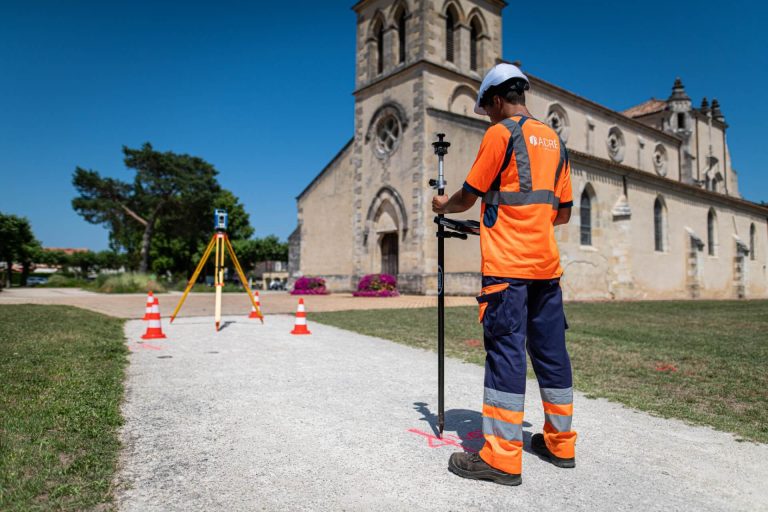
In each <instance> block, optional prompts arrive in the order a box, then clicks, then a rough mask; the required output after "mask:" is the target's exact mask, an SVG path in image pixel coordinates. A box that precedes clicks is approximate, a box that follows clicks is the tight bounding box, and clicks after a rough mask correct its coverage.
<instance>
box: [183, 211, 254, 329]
mask: <svg viewBox="0 0 768 512" xmlns="http://www.w3.org/2000/svg"><path fill="white" fill-rule="evenodd" d="M214 227H215V230H216V232H215V233H214V234H213V237H211V241H210V242H209V243H208V247H207V248H206V249H205V252H204V253H203V257H202V258H201V259H200V263H198V264H197V268H196V269H195V272H194V274H192V277H191V278H190V279H189V282H188V283H187V288H186V289H185V290H184V295H182V296H181V300H180V301H179V303H178V305H177V306H176V309H175V310H173V314H172V315H171V323H173V320H174V319H175V318H176V314H177V313H178V312H179V310H180V309H181V306H182V305H183V304H184V300H185V299H186V298H187V295H188V294H189V291H190V290H191V289H192V287H193V286H194V285H195V282H196V281H197V277H198V276H199V275H200V271H201V270H203V267H204V266H205V263H206V262H207V261H208V257H209V256H210V255H211V252H212V251H215V255H214V286H215V287H216V308H215V321H216V330H217V331H218V330H219V327H220V325H221V292H222V288H223V287H224V250H225V249H226V251H227V252H229V257H230V259H231V260H232V263H233V264H234V266H235V269H236V270H237V276H238V278H239V279H240V283H242V285H243V288H245V291H246V293H248V298H249V299H250V300H251V304H252V305H253V307H254V309H255V311H256V313H257V315H258V317H259V320H261V323H264V315H262V314H261V308H260V307H259V305H258V304H256V300H255V299H254V298H253V293H251V289H250V288H249V287H248V281H247V280H246V279H245V273H244V272H243V269H242V267H241V266H240V262H239V261H237V256H236V255H235V250H234V249H233V248H232V243H231V242H230V241H229V237H228V236H227V212H225V211H224V210H215V212H214Z"/></svg>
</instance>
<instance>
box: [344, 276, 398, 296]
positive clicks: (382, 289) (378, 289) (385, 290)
mask: <svg viewBox="0 0 768 512" xmlns="http://www.w3.org/2000/svg"><path fill="white" fill-rule="evenodd" d="M352 295H354V296H355V297H397V296H398V295H400V294H399V293H398V292H397V279H395V277H394V276H391V275H389V274H368V275H366V276H363V278H362V279H361V280H360V282H359V283H358V285H357V291H356V292H355V293H353V294H352Z"/></svg>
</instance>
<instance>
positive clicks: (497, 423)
mask: <svg viewBox="0 0 768 512" xmlns="http://www.w3.org/2000/svg"><path fill="white" fill-rule="evenodd" d="M483 434H485V435H487V436H496V437H500V438H502V439H506V440H507V441H522V440H523V425H522V424H520V423H508V422H506V421H501V420H497V419H496V418H489V417H488V416H483Z"/></svg>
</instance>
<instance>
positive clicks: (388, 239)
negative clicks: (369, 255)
mask: <svg viewBox="0 0 768 512" xmlns="http://www.w3.org/2000/svg"><path fill="white" fill-rule="evenodd" d="M397 259H398V246H397V233H385V234H384V235H383V236H382V237H381V273H382V274H389V275H392V276H397V271H398V268H397Z"/></svg>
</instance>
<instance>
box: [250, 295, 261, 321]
mask: <svg viewBox="0 0 768 512" xmlns="http://www.w3.org/2000/svg"><path fill="white" fill-rule="evenodd" d="M253 301H254V302H255V303H256V305H257V306H259V309H261V302H259V292H257V291H254V292H253ZM248 318H261V315H259V312H258V311H257V310H256V308H255V307H253V304H251V314H250V315H248Z"/></svg>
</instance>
